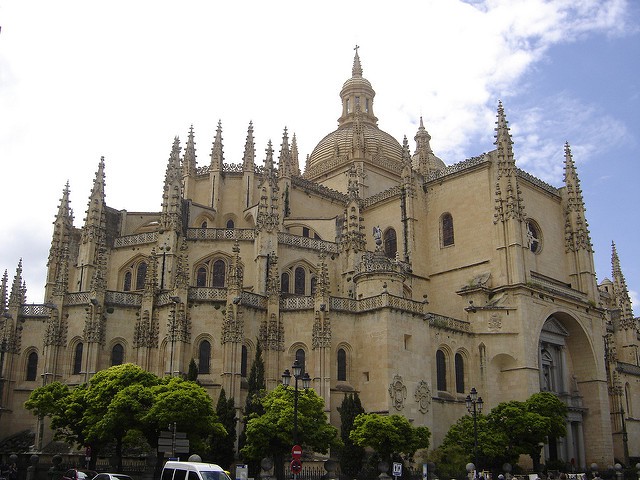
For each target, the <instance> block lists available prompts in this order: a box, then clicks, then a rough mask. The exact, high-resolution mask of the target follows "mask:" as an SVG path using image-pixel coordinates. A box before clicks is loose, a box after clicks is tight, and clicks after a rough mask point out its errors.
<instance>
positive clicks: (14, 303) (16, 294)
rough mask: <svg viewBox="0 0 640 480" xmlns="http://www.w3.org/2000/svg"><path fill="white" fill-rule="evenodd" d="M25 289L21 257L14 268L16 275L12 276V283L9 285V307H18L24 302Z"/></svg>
mask: <svg viewBox="0 0 640 480" xmlns="http://www.w3.org/2000/svg"><path fill="white" fill-rule="evenodd" d="M25 291H26V288H25V287H24V285H23V281H22V259H20V261H19V262H18V267H17V268H16V275H15V277H13V284H12V285H11V293H10V294H9V308H18V307H20V306H21V305H22V304H24V303H25V300H26V299H25Z"/></svg>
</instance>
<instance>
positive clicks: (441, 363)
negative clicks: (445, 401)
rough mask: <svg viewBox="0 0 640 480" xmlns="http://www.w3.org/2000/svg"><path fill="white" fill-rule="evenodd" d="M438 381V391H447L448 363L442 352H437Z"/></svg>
mask: <svg viewBox="0 0 640 480" xmlns="http://www.w3.org/2000/svg"><path fill="white" fill-rule="evenodd" d="M436 379H437V385H438V390H440V391H442V392H445V391H446V390H447V361H446V358H445V356H444V352H443V351H442V350H438V351H437V352H436Z"/></svg>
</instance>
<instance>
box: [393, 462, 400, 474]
mask: <svg viewBox="0 0 640 480" xmlns="http://www.w3.org/2000/svg"><path fill="white" fill-rule="evenodd" d="M393 476H394V477H401V476H402V464H401V463H400V462H393Z"/></svg>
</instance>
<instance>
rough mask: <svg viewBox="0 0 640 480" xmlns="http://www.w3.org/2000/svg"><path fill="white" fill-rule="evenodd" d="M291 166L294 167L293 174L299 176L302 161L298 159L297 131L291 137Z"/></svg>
mask: <svg viewBox="0 0 640 480" xmlns="http://www.w3.org/2000/svg"><path fill="white" fill-rule="evenodd" d="M291 168H292V169H293V174H294V175H296V176H298V177H299V176H300V161H299V160H298V141H297V140H296V134H295V133H294V134H293V138H292V139H291Z"/></svg>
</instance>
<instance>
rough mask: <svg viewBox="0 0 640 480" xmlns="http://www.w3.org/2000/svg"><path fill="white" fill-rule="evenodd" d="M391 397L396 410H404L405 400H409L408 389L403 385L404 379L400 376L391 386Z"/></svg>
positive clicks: (395, 378) (394, 378)
mask: <svg viewBox="0 0 640 480" xmlns="http://www.w3.org/2000/svg"><path fill="white" fill-rule="evenodd" d="M389 395H390V396H391V398H392V399H393V406H394V407H395V409H396V410H402V409H403V407H404V400H405V398H407V387H406V386H405V385H404V383H402V377H401V376H400V375H396V376H395V377H393V382H391V384H390V385H389Z"/></svg>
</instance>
